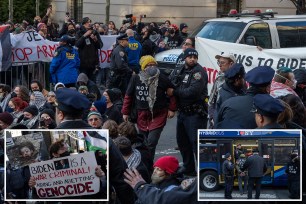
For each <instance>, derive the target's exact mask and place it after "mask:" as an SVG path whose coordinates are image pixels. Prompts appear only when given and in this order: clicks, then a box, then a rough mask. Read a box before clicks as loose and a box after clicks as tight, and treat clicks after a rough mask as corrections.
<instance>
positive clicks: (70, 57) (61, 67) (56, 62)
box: [50, 35, 80, 87]
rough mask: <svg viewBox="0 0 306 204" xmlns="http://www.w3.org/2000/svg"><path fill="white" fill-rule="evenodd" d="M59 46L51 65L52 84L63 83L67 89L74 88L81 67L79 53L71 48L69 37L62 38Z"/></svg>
mask: <svg viewBox="0 0 306 204" xmlns="http://www.w3.org/2000/svg"><path fill="white" fill-rule="evenodd" d="M59 45H60V46H59V47H58V48H57V49H56V51H55V54H54V57H53V59H52V62H51V64H50V75H51V82H52V83H54V84H57V83H58V82H61V83H63V84H64V85H65V86H66V87H73V86H74V85H75V83H76V81H77V78H78V71H79V67H80V58H79V53H78V51H77V50H76V49H75V48H73V47H72V46H71V44H70V38H69V37H68V36H67V35H63V36H62V37H61V39H60V42H59Z"/></svg>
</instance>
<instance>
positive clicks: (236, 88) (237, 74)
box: [215, 63, 245, 115]
mask: <svg viewBox="0 0 306 204" xmlns="http://www.w3.org/2000/svg"><path fill="white" fill-rule="evenodd" d="M244 75H245V71H244V66H243V65H242V64H238V63H237V64H233V65H232V66H231V67H230V68H229V69H228V70H227V71H226V72H225V73H224V77H225V83H223V84H222V85H221V87H220V89H219V94H218V96H217V106H216V110H215V114H216V115H217V113H218V110H219V109H220V107H221V105H222V103H223V102H224V101H226V100H227V99H229V98H231V97H234V96H242V95H244V94H245V92H244V84H245V81H244Z"/></svg>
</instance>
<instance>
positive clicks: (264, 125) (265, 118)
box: [251, 94, 285, 129]
mask: <svg viewBox="0 0 306 204" xmlns="http://www.w3.org/2000/svg"><path fill="white" fill-rule="evenodd" d="M284 110H285V107H284V105H283V104H282V103H281V102H280V99H275V98H273V97H272V96H271V95H269V94H257V95H256V96H254V106H253V109H252V110H251V112H253V113H255V121H256V124H257V127H258V128H260V129H282V128H283V127H282V126H281V125H280V124H278V123H277V118H278V116H279V114H280V113H281V112H283V111H284Z"/></svg>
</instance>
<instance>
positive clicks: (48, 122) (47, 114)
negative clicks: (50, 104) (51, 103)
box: [39, 109, 56, 129]
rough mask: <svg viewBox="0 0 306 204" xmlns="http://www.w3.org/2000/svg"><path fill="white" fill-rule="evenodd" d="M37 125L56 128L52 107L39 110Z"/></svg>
mask: <svg viewBox="0 0 306 204" xmlns="http://www.w3.org/2000/svg"><path fill="white" fill-rule="evenodd" d="M39 127H40V128H45V129H55V128H56V121H55V112H54V111H53V110H52V109H44V110H43V111H42V112H40V124H39Z"/></svg>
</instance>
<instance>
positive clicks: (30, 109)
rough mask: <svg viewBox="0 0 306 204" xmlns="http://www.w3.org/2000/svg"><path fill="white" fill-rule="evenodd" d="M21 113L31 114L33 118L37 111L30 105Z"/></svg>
mask: <svg viewBox="0 0 306 204" xmlns="http://www.w3.org/2000/svg"><path fill="white" fill-rule="evenodd" d="M23 112H28V113H31V114H32V115H33V116H37V115H38V109H37V107H36V106H35V105H31V106H28V107H26V108H25V109H24V110H23Z"/></svg>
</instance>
